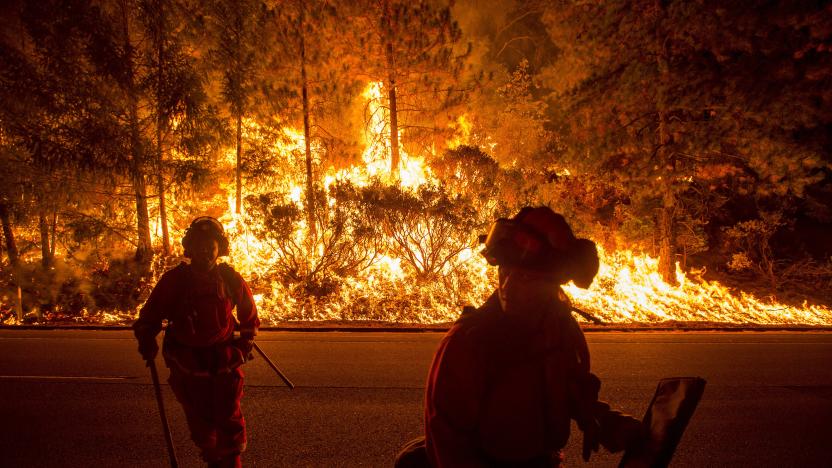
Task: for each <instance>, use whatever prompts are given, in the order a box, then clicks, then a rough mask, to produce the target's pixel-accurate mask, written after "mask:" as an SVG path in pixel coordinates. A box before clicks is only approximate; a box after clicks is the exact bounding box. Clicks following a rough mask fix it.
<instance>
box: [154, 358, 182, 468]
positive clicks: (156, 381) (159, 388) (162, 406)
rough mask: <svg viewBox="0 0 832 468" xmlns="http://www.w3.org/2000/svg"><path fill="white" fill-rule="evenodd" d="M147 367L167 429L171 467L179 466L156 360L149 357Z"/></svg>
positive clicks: (160, 413)
mask: <svg viewBox="0 0 832 468" xmlns="http://www.w3.org/2000/svg"><path fill="white" fill-rule="evenodd" d="M146 362H147V367H148V368H150V378H151V379H153V390H154V391H155V393H156V404H158V405H159V416H161V417H162V429H163V430H164V431H165V442H166V443H167V444H168V458H170V466H171V468H179V461H178V460H177V459H176V449H175V448H174V447H173V437H171V434H170V426H168V415H167V413H165V402H164V400H162V386H161V385H160V384H159V373H158V372H157V371H156V361H155V360H153V359H148V360H147V361H146Z"/></svg>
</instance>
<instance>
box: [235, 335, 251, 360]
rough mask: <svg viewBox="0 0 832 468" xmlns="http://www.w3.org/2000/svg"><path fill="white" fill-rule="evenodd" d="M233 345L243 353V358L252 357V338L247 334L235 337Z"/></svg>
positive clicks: (248, 358)
mask: <svg viewBox="0 0 832 468" xmlns="http://www.w3.org/2000/svg"><path fill="white" fill-rule="evenodd" d="M234 346H236V347H237V349H239V350H240V351H241V352H242V353H243V358H245V360H246V361H250V360H252V359H254V354H253V353H252V352H251V351H252V350H253V349H254V338H250V337H247V336H241V337H239V338H235V339H234Z"/></svg>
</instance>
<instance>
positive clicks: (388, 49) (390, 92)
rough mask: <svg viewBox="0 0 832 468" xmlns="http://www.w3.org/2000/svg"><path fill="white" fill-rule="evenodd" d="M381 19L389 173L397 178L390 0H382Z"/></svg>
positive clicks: (396, 136) (396, 120)
mask: <svg viewBox="0 0 832 468" xmlns="http://www.w3.org/2000/svg"><path fill="white" fill-rule="evenodd" d="M382 21H383V23H384V25H383V27H384V30H385V33H386V35H387V37H386V42H385V45H384V48H385V53H386V56H387V83H385V85H386V87H387V102H388V109H389V111H390V175H392V176H393V178H394V179H398V178H399V161H400V156H399V113H398V109H397V103H396V56H395V53H394V50H393V19H392V13H391V11H390V2H389V1H385V2H384V13H383V18H382Z"/></svg>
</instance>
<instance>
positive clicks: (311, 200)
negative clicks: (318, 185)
mask: <svg viewBox="0 0 832 468" xmlns="http://www.w3.org/2000/svg"><path fill="white" fill-rule="evenodd" d="M304 16H305V10H304V6H303V3H301V6H300V28H299V30H300V77H301V88H302V89H301V95H302V97H303V141H304V146H305V150H306V223H307V225H308V226H309V238H310V239H311V240H312V241H313V242H314V240H315V238H316V237H317V229H316V226H315V183H314V180H313V179H312V134H311V131H310V129H309V83H308V82H307V78H306V44H305V42H304V32H303V22H304Z"/></svg>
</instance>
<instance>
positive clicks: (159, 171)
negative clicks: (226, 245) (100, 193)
mask: <svg viewBox="0 0 832 468" xmlns="http://www.w3.org/2000/svg"><path fill="white" fill-rule="evenodd" d="M163 7H164V6H163V4H162V2H158V4H157V10H158V11H157V14H158V18H157V20H158V24H157V31H156V34H158V35H159V37H157V38H156V56H157V62H158V63H157V64H156V65H157V70H156V73H157V75H156V79H157V81H156V192H157V195H158V197H159V220H160V222H161V224H162V253H163V254H164V255H166V256H167V255H170V235H169V234H168V212H167V205H166V202H165V176H164V161H165V153H164V147H163V143H162V130H163V128H162V127H164V125H165V122H163V119H162V80H163V79H164V68H163V65H162V62H163V60H164V49H163V47H164V37H163V36H164V32H163V30H162V28H163V24H164V16H163V15H164V12H163Z"/></svg>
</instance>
